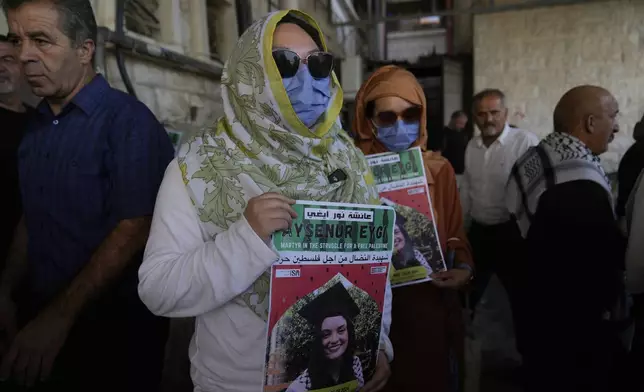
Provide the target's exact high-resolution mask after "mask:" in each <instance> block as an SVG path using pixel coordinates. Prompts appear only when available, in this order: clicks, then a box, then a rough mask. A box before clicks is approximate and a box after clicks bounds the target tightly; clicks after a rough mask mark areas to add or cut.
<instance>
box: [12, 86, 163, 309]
mask: <svg viewBox="0 0 644 392" xmlns="http://www.w3.org/2000/svg"><path fill="white" fill-rule="evenodd" d="M18 156H19V158H18V159H19V162H18V165H19V172H20V187H21V192H22V198H23V203H24V214H25V219H26V223H27V231H28V235H29V237H28V240H29V245H28V260H29V273H28V283H29V286H30V291H32V293H33V294H35V295H36V296H37V297H40V298H42V299H48V298H50V297H51V296H53V295H55V294H56V293H57V292H58V291H60V290H61V289H62V288H64V287H65V286H66V285H67V284H69V283H70V282H71V280H72V279H73V278H74V277H75V276H76V275H77V274H78V273H79V271H80V270H81V269H82V268H83V266H85V265H86V264H87V263H88V262H89V260H90V258H91V256H92V254H93V253H94V252H95V251H96V250H97V248H98V247H99V245H100V244H101V243H102V242H103V240H105V238H106V237H107V236H108V235H109V233H110V232H112V231H113V230H114V228H115V227H116V225H117V224H118V223H119V221H121V220H124V219H129V218H137V217H142V216H151V215H152V213H153V211H154V203H155V200H156V195H157V192H158V189H159V186H160V184H161V180H162V179H163V174H164V171H165V169H166V167H167V165H168V163H169V162H170V161H171V160H172V158H173V157H174V151H173V148H172V145H171V143H170V140H169V138H168V136H167V133H166V131H165V129H164V127H163V126H162V125H161V124H160V123H159V122H158V121H157V119H156V118H155V117H154V115H153V114H152V112H150V110H149V109H148V108H147V107H146V106H145V105H144V104H143V103H141V102H139V101H138V100H136V99H135V98H134V97H132V96H130V95H127V94H125V93H123V92H120V91H118V90H115V89H113V88H111V87H110V86H109V84H108V83H107V81H106V80H105V79H104V78H103V77H102V76H101V75H97V76H96V77H94V79H93V80H92V81H91V82H89V83H88V84H87V85H86V86H84V87H83V88H82V90H81V91H79V92H78V94H76V96H74V98H73V99H72V101H71V102H70V103H69V104H67V105H66V106H65V107H64V109H63V110H62V112H61V113H60V114H59V115H54V114H53V112H52V111H51V109H50V107H49V104H48V103H47V102H46V101H45V100H43V101H42V102H41V103H40V105H38V107H37V109H36V110H34V114H33V116H31V118H30V120H29V122H28V124H27V132H26V134H25V136H24V139H23V141H22V144H21V146H20V150H19V153H18Z"/></svg>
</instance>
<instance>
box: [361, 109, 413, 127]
mask: <svg viewBox="0 0 644 392" xmlns="http://www.w3.org/2000/svg"><path fill="white" fill-rule="evenodd" d="M422 115H423V110H422V109H421V108H420V106H412V107H409V108H407V109H405V110H403V111H402V112H399V113H398V112H394V111H393V110H387V111H384V112H380V113H378V114H376V115H375V116H374V118H373V122H374V123H376V125H378V126H381V127H390V126H392V125H394V124H395V123H396V121H398V119H399V118H401V119H402V120H403V121H404V122H406V123H408V124H409V123H414V122H417V121H419V120H420V117H421V116H422Z"/></svg>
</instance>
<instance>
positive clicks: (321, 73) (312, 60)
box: [273, 49, 333, 79]
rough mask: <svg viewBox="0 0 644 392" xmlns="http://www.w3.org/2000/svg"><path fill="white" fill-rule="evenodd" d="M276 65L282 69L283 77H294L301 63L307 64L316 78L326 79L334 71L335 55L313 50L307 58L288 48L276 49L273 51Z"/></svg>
mask: <svg viewBox="0 0 644 392" xmlns="http://www.w3.org/2000/svg"><path fill="white" fill-rule="evenodd" d="M273 59H274V60H275V65H277V69H278V70H279V71H280V75H282V78H292V77H293V76H295V74H296V73H297V70H298V69H299V68H300V63H301V62H303V63H304V64H306V65H307V67H308V69H309V73H310V74H311V76H313V77H314V78H315V79H324V78H326V77H329V75H331V71H333V55H332V54H331V53H327V52H313V53H310V54H309V55H308V56H306V57H305V58H301V57H300V56H299V55H298V54H297V53H295V52H293V51H292V50H288V49H276V50H274V51H273Z"/></svg>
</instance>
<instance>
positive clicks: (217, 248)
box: [139, 11, 392, 392]
mask: <svg viewBox="0 0 644 392" xmlns="http://www.w3.org/2000/svg"><path fill="white" fill-rule="evenodd" d="M325 49H326V45H325V43H324V38H323V35H322V34H321V33H320V29H319V27H318V26H317V24H316V23H315V21H314V20H313V19H311V18H310V17H309V16H307V15H306V14H304V13H301V12H299V11H280V12H276V13H273V14H270V15H269V16H267V17H265V18H263V19H261V20H258V21H257V22H255V23H254V24H253V25H252V26H251V27H250V28H249V29H248V30H247V31H246V32H245V33H244V34H243V35H242V37H241V38H240V39H239V42H238V43H237V46H236V48H235V50H234V53H233V54H232V56H231V57H230V59H229V60H228V62H227V64H226V67H225V69H224V74H223V76H222V98H223V103H224V111H225V115H224V116H223V117H222V118H221V119H219V121H218V122H217V123H216V124H215V125H214V126H213V127H212V128H208V129H205V130H203V131H202V132H200V133H199V134H198V135H196V136H195V137H193V138H192V139H191V140H190V141H188V142H187V143H186V144H185V145H184V146H183V147H182V148H181V150H180V152H179V155H178V158H177V159H176V160H175V161H173V162H172V163H171V164H170V166H169V167H168V169H167V171H166V174H165V178H164V180H163V184H162V186H161V189H160V191H159V196H158V198H157V205H156V209H155V213H154V220H153V223H152V228H151V232H150V239H149V242H148V245H147V249H146V254H145V259H144V262H143V264H142V265H141V269H140V271H139V276H140V284H139V293H140V296H141V299H142V300H143V302H144V303H145V304H146V305H147V306H148V308H150V310H151V311H152V312H154V313H155V314H157V315H163V316H168V317H192V316H196V329H195V333H194V336H193V339H192V342H191V344H190V359H191V361H192V371H191V373H192V379H193V381H194V383H195V390H196V391H253V392H255V391H257V390H258V388H259V387H260V384H261V380H262V373H263V364H264V360H265V357H266V353H265V344H266V321H267V318H268V293H269V277H270V276H269V273H268V270H269V268H270V266H271V264H272V263H273V262H274V261H275V260H277V254H276V253H275V252H274V251H273V250H272V249H271V247H270V236H271V234H273V232H275V231H278V230H283V229H285V228H287V227H290V224H291V220H292V218H293V217H294V216H295V212H294V211H293V209H292V208H291V205H292V204H293V203H294V200H295V199H302V200H317V201H333V202H351V203H377V202H378V197H377V192H376V190H375V188H374V186H373V183H372V182H373V180H372V178H371V176H370V174H369V171H368V168H367V165H366V162H365V160H364V157H363V155H362V153H360V152H359V151H358V150H357V149H356V148H355V147H354V145H353V142H352V140H351V139H350V137H349V136H348V135H347V134H346V133H345V132H344V131H343V130H342V128H341V125H340V122H339V119H338V115H339V113H340V109H341V105H342V90H341V89H340V86H339V83H338V80H337V79H336V77H335V74H333V72H332V64H333V61H332V60H333V59H332V57H331V55H330V54H328V53H326V52H324V50H325ZM390 301H391V293H390V290H389V289H388V290H387V297H386V301H385V311H384V315H383V317H384V320H385V322H384V325H385V328H384V331H383V332H384V333H383V334H382V335H383V341H382V344H381V348H382V352H381V355H380V356H379V365H378V369H377V371H376V374H375V375H374V377H373V379H372V381H371V383H367V385H365V388H364V389H363V391H377V390H379V389H380V387H382V384H384V383H385V382H386V378H387V377H388V373H389V367H388V360H387V359H389V360H391V358H392V350H391V345H390V343H389V340H388V338H387V331H388V328H389V320H390V313H391V307H390ZM385 354H386V355H385Z"/></svg>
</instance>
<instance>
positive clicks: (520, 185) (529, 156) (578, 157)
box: [506, 132, 612, 238]
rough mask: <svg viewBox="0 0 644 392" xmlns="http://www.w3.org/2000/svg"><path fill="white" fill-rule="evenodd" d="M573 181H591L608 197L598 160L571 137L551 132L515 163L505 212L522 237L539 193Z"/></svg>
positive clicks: (526, 229) (526, 230)
mask: <svg viewBox="0 0 644 392" xmlns="http://www.w3.org/2000/svg"><path fill="white" fill-rule="evenodd" d="M576 180H589V181H594V182H596V183H598V184H599V185H601V186H602V187H604V189H606V192H608V194H609V195H611V188H610V181H609V180H608V177H607V176H606V173H605V172H604V169H603V168H602V166H601V162H600V160H599V157H598V156H597V155H595V154H593V153H592V151H590V149H589V148H588V147H587V146H586V145H585V144H584V143H583V142H582V141H581V140H579V139H578V138H576V137H574V136H572V135H569V134H566V133H561V132H553V133H551V134H550V135H548V136H547V137H546V138H545V139H543V140H542V141H541V143H539V145H537V146H536V147H532V148H530V149H529V150H528V151H527V152H526V153H525V154H524V155H523V156H522V157H521V158H519V159H518V160H517V162H516V163H515V165H514V167H513V168H512V174H511V176H510V179H509V182H508V187H507V191H506V195H507V206H508V210H509V211H510V213H511V214H513V216H514V217H515V218H516V219H517V223H518V224H519V228H520V229H521V235H522V236H523V237H524V238H525V237H526V235H527V233H528V229H529V228H530V223H531V220H532V216H533V215H534V213H535V212H536V210H537V205H538V203H539V198H540V197H541V195H542V194H543V192H545V191H546V190H547V189H548V188H550V187H551V186H554V185H557V184H563V183H566V182H570V181H576ZM610 200H612V196H611V198H610Z"/></svg>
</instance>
